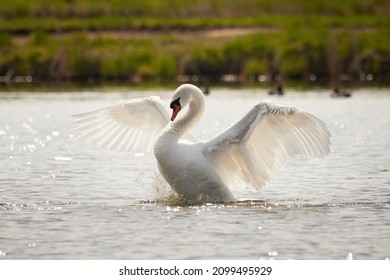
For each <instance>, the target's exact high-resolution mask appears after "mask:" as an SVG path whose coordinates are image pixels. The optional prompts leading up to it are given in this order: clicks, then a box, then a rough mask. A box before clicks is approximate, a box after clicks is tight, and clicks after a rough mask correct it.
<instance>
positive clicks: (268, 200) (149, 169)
mask: <svg viewBox="0 0 390 280" xmlns="http://www.w3.org/2000/svg"><path fill="white" fill-rule="evenodd" d="M140 95H162V96H163V97H164V98H165V99H168V98H169V93H166V92H142V93H132V92H130V93H112V94H102V93H72V94H67V93H64V94H60V95H59V94H39V93H14V94H12V93H7V94H2V95H1V99H0V112H1V114H2V116H6V118H5V117H3V118H2V120H1V122H0V141H1V142H0V163H1V166H2V168H1V171H0V186H1V197H0V215H1V216H0V217H1V218H0V227H1V228H2V232H1V234H0V258H3V259H124V258H125V259H158V258H162V259H213V258H218V259H227V258H232V259H233V258H235V259H385V258H388V257H389V249H390V247H389V244H390V235H389V232H390V215H389V213H390V212H389V211H390V188H389V187H390V164H389V163H390V146H389V145H390V141H389V140H390V112H389V110H388V104H389V101H390V96H388V95H387V93H386V92H385V91H382V92H379V91H361V92H356V93H355V94H354V95H353V97H352V98H350V99H348V100H344V99H331V98H329V95H328V93H323V94H321V93H310V92H307V93H300V92H296V93H288V94H287V95H286V96H285V97H276V100H274V101H277V102H279V103H286V104H290V105H293V106H296V107H299V108H301V109H303V110H306V111H308V112H310V113H312V114H314V115H316V116H318V117H320V118H321V119H323V120H324V121H325V122H326V123H327V124H328V126H329V129H330V131H331V133H332V147H331V154H330V155H329V156H327V157H325V158H315V159H297V160H293V161H291V162H289V163H288V165H287V166H286V167H285V168H284V169H283V170H282V171H281V172H280V174H279V175H278V176H277V177H276V178H275V180H274V181H273V182H272V183H271V184H269V185H267V186H265V187H264V188H263V189H262V190H261V191H260V192H252V191H250V190H247V191H237V192H235V194H236V197H238V198H239V201H238V202H235V203H223V204H198V205H187V204H185V203H183V202H180V201H177V200H176V198H175V196H174V195H173V194H172V193H169V192H164V193H163V194H162V193H161V185H159V184H160V183H159V182H158V176H157V175H156V168H155V162H154V159H153V156H151V155H137V156H135V155H131V154H126V153H121V152H117V151H107V150H100V149H97V148H94V147H89V146H85V145H82V144H79V143H76V142H75V141H73V139H72V135H70V131H69V122H70V116H71V115H72V114H74V113H78V112H83V111H88V110H91V109H95V108H99V107H103V106H107V105H110V104H112V103H116V102H117V101H118V100H120V99H126V98H132V97H136V96H137V97H139V96H140ZM268 98H269V97H268V96H267V94H266V92H261V91H256V90H247V91H244V90H242V91H238V92H237V91H236V92H231V91H222V90H220V91H218V90H213V95H210V96H208V97H207V99H206V106H207V107H206V114H205V117H204V119H203V121H202V123H201V124H200V126H199V127H197V128H196V129H195V134H197V135H199V136H200V137H201V138H204V139H207V138H209V137H211V136H213V135H214V134H215V133H217V132H219V131H221V130H222V129H224V128H226V127H227V126H228V125H230V124H231V123H232V122H234V121H236V120H237V119H238V118H240V117H241V116H242V115H243V114H245V112H246V111H247V110H248V109H249V108H250V107H251V106H252V105H253V104H255V103H256V102H258V101H259V100H262V99H268ZM212 108H214V110H212ZM215 108H218V109H217V110H215ZM226 112H229V114H228V115H227V114H226ZM157 190H159V191H160V192H158V191H157Z"/></svg>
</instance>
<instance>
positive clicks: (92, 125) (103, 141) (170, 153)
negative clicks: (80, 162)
mask: <svg viewBox="0 0 390 280" xmlns="http://www.w3.org/2000/svg"><path fill="white" fill-rule="evenodd" d="M170 107H171V109H172V117H171V118H170V117H169V112H168V110H167V109H166V106H165V105H164V103H163V102H161V101H160V99H159V98H158V97H149V98H140V99H132V100H129V101H126V102H122V103H120V104H118V105H114V106H111V107H107V108H103V109H100V110H97V111H93V112H89V113H84V114H78V115H75V116H73V117H74V120H73V122H72V125H73V133H74V135H75V136H76V138H78V139H80V140H83V141H84V142H86V143H90V144H96V145H97V146H99V147H106V148H112V149H118V150H125V151H132V152H151V151H152V150H154V155H155V157H156V159H157V163H158V168H159V170H160V173H161V174H162V176H163V177H164V178H165V180H166V181H167V182H168V183H169V185H170V186H171V187H172V188H173V189H174V190H175V191H176V193H177V194H178V195H179V196H180V197H181V198H182V199H184V200H186V201H190V202H228V201H235V197H234V196H233V194H232V192H231V190H230V188H231V187H234V186H235V185H238V184H245V185H247V186H252V187H253V188H255V189H257V190H259V189H260V188H261V187H262V186H263V185H264V184H265V183H266V182H268V181H270V179H271V178H272V177H273V176H274V174H275V173H277V171H278V170H280V169H281V167H282V166H283V165H284V164H285V163H286V162H287V160H288V159H289V158H291V157H293V156H295V155H302V156H321V155H324V154H326V153H328V152H329V146H330V133H329V131H328V129H327V128H326V124H325V123H324V122H322V121H321V120H319V119H318V118H316V117H314V116H312V115H310V114H308V113H305V112H302V111H299V110H298V109H296V108H293V107H288V106H281V105H276V104H274V103H271V102H260V103H259V104H257V105H255V106H254V107H253V108H252V109H251V110H250V111H249V112H248V113H247V114H246V115H245V116H244V117H243V118H242V119H241V120H239V121H238V122H237V123H235V124H233V125H232V126H231V127H230V128H228V129H226V130H225V131H223V132H221V133H220V134H218V135H216V136H215V137H214V138H212V139H211V140H209V141H205V142H196V140H195V139H194V138H193V137H192V136H191V135H189V134H188V132H189V131H190V130H191V128H192V127H194V126H195V125H196V124H197V123H198V121H199V120H200V118H201V116H202V115H203V111H204V97H203V94H202V92H201V90H200V89H199V88H197V87H196V86H194V85H190V84H184V85H181V86H180V87H178V88H177V89H176V91H175V92H174V95H173V97H172V102H171V104H170ZM185 107H188V108H187V111H186V112H184V113H183V112H182V111H181V110H182V108H185ZM176 116H178V117H176ZM170 120H171V121H170Z"/></svg>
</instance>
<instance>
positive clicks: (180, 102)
mask: <svg viewBox="0 0 390 280" xmlns="http://www.w3.org/2000/svg"><path fill="white" fill-rule="evenodd" d="M196 95H198V96H199V95H200V96H202V98H203V94H202V91H201V90H200V89H199V88H197V87H196V86H194V85H191V84H183V85H181V86H179V87H178V88H177V89H176V90H175V93H174V94H173V97H172V100H171V105H170V107H171V109H172V117H171V121H173V120H175V118H176V116H177V114H178V113H179V112H180V110H181V109H182V108H184V107H186V106H187V105H188V104H189V103H190V102H191V101H192V100H193V99H194V96H196Z"/></svg>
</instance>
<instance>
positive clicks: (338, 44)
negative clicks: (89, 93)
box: [0, 0, 390, 84]
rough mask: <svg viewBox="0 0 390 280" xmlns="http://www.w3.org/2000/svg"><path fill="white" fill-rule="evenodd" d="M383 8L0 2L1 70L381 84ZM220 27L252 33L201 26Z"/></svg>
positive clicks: (133, 78)
mask: <svg viewBox="0 0 390 280" xmlns="http://www.w3.org/2000/svg"><path fill="white" fill-rule="evenodd" d="M389 9H390V8H389V5H388V4H387V2H386V1H383V0H366V1H358V0H343V1H341V0H336V1H319V0H313V1H305V0H296V1H287V0H262V1H257V0H241V1H235V0H210V1H207V0H192V1H189V0H181V1H177V0H167V1H160V0H143V1H141V0H131V1H130V0H126V1H125V0H121V1H120V0H111V1H101V0H95V1H93V0H53V1H44V0H30V1H22V0H13V1H10V0H3V1H2V5H1V6H0V19H1V20H0V53H1V56H0V76H5V75H6V73H8V74H9V73H11V74H12V75H14V76H16V75H22V76H26V75H30V76H32V77H33V78H34V83H36V84H42V83H63V82H64V81H76V82H82V83H83V82H85V83H90V82H118V81H119V82H133V83H135V82H138V81H143V82H147V83H150V82H156V83H165V82H173V81H175V80H176V78H177V76H178V75H187V76H198V77H201V78H203V79H207V80H211V81H219V80H220V78H221V77H222V76H223V75H225V74H234V75H237V77H239V80H240V81H241V82H249V81H256V80H257V77H258V76H259V75H265V76H267V77H268V78H269V81H274V80H273V78H275V77H276V76H281V77H282V78H283V79H284V81H288V80H290V81H303V82H309V81H312V80H313V79H312V77H314V76H315V77H316V80H315V82H316V83H323V82H325V83H329V82H331V83H336V84H337V83H339V77H341V76H343V77H345V76H348V77H349V78H350V79H351V80H355V81H359V82H361V77H363V76H364V75H367V74H371V75H373V77H374V81H378V82H379V83H386V82H388V81H390V79H389V78H390V33H389V31H388V30H390V29H389V28H390V20H389V15H388V13H389ZM226 28H256V30H255V31H251V32H248V34H245V35H241V36H236V35H234V36H216V37H213V36H209V35H208V34H207V32H205V31H207V30H210V29H217V30H218V29H226ZM119 31H120V32H119ZM118 32H119V33H118ZM137 32H141V35H139V34H138V33H137ZM142 32H144V33H142ZM217 35H218V32H217ZM313 75H314V76H313ZM362 75H363V76H362ZM274 82H276V81H274Z"/></svg>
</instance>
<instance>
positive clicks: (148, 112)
mask: <svg viewBox="0 0 390 280" xmlns="http://www.w3.org/2000/svg"><path fill="white" fill-rule="evenodd" d="M72 117H73V121H72V124H71V126H72V133H73V134H74V136H75V138H76V139H78V140H81V141H83V142H85V143H88V144H94V145H97V146H99V147H102V148H109V149H116V150H124V151H130V152H144V153H150V152H152V151H153V145H154V143H155V141H156V139H157V137H158V136H159V134H160V133H161V130H162V129H163V128H164V127H165V126H166V125H167V124H168V122H169V113H168V111H167V109H166V106H165V105H164V103H163V102H162V101H160V98H159V97H155V96H153V97H148V98H138V99H132V100H129V101H124V102H121V103H119V104H117V105H113V106H110V107H106V108H102V109H99V110H96V111H92V112H88V113H82V114H77V115H74V116H72Z"/></svg>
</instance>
